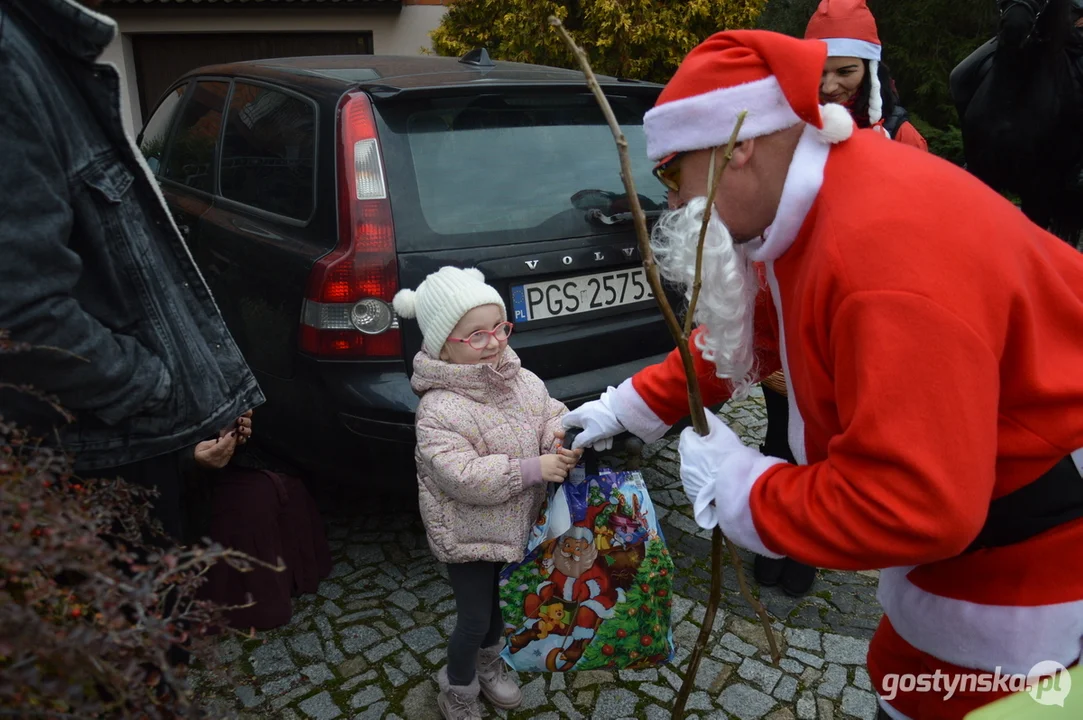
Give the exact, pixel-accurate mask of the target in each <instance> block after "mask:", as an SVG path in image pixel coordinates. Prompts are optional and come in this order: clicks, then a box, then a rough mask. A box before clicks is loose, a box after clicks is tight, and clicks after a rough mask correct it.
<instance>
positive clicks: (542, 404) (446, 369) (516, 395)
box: [411, 348, 568, 563]
mask: <svg viewBox="0 0 1083 720" xmlns="http://www.w3.org/2000/svg"><path fill="white" fill-rule="evenodd" d="M411 384H412V386H413V388H414V391H415V392H416V393H417V394H418V395H420V396H421V402H420V403H419V404H418V408H417V450H416V453H415V456H416V460H417V481H418V494H419V500H420V505H421V517H422V519H423V520H424V522H425V529H426V530H427V531H428V537H429V547H430V548H432V552H433V554H434V555H435V556H436V559H437V560H439V561H440V562H445V563H460V562H471V561H475V560H490V561H493V562H519V561H520V560H522V559H523V555H524V552H525V550H526V541H527V535H528V534H529V532H530V527H531V526H532V525H533V524H534V521H535V520H536V519H537V515H538V510H540V509H541V503H542V500H543V499H544V498H545V483H544V482H543V481H542V477H541V458H540V456H541V454H542V453H550V452H553V451H554V450H555V444H556V433H557V431H558V430H560V429H561V422H560V421H561V418H562V417H563V416H564V414H565V413H567V412H568V409H567V408H566V407H565V406H564V404H563V403H561V402H559V401H557V400H553V399H552V398H550V397H549V393H548V392H547V391H546V389H545V384H544V383H543V382H542V381H541V379H540V378H538V376H537V375H535V374H534V373H532V372H530V371H529V370H524V369H522V365H521V364H520V362H519V356H518V355H516V354H515V352H514V351H513V350H512V349H511V348H507V349H506V350H505V351H504V355H503V356H502V357H501V358H500V362H499V363H498V364H497V365H496V366H494V365H491V364H488V363H486V364H483V365H453V364H451V363H446V362H444V361H443V360H435V359H433V358H432V357H430V356H429V355H428V354H427V353H425V352H424V351H422V352H419V353H418V354H417V356H416V357H415V358H414V375H413V378H412V380H411Z"/></svg>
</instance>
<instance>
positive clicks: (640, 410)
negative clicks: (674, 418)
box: [609, 378, 671, 443]
mask: <svg viewBox="0 0 1083 720" xmlns="http://www.w3.org/2000/svg"><path fill="white" fill-rule="evenodd" d="M609 408H610V410H612V411H613V414H614V415H616V416H617V420H619V421H620V424H621V425H623V426H624V429H625V430H627V431H628V432H630V433H632V434H633V435H635V436H636V437H637V438H639V439H640V440H642V441H643V442H645V443H652V442H654V441H656V440H660V439H661V438H662V437H663V436H664V435H665V434H666V433H667V432H669V428H670V427H671V426H670V425H666V424H665V423H664V422H662V418H660V417H658V416H657V415H655V414H654V411H653V410H651V409H650V407H649V406H648V405H647V403H646V402H645V401H644V400H643V398H642V397H640V396H639V393H637V392H636V389H635V386H633V385H632V379H631V378H628V379H627V380H625V381H624V382H622V383H621V384H620V385H619V386H618V387H617V388H615V389H614V390H613V391H612V392H611V393H610V396H609Z"/></svg>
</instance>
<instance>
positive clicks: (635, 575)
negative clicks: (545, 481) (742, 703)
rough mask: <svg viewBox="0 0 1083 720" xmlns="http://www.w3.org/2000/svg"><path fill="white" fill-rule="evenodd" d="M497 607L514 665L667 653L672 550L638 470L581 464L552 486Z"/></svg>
mask: <svg viewBox="0 0 1083 720" xmlns="http://www.w3.org/2000/svg"><path fill="white" fill-rule="evenodd" d="M554 508H556V510H557V512H554ZM565 511H566V512H565ZM554 515H557V516H563V517H566V516H570V519H571V523H572V524H571V527H567V528H565V527H558V528H554V527H552V525H551V521H552V518H553V516H554ZM563 524H564V525H566V523H563ZM560 531H563V532H560ZM556 532H560V534H559V535H556V536H555V537H554V535H555V533H556ZM500 606H501V609H502V611H503V614H504V623H505V631H504V632H505V636H506V637H507V647H506V648H505V650H504V658H505V659H506V660H507V661H508V664H509V665H511V667H513V668H514V669H515V670H517V671H520V672H531V671H536V672H566V671H569V670H592V669H597V668H619V669H623V668H648V667H656V666H658V665H662V664H664V663H667V662H669V661H670V660H672V658H673V655H674V649H675V648H674V643H673V633H672V629H671V627H670V615H671V611H672V607H673V559H672V558H671V557H670V554H669V550H668V549H667V548H666V543H665V539H664V538H663V537H662V532H661V527H660V526H659V523H658V516H657V514H656V513H655V510H654V504H653V503H652V502H651V499H650V495H649V494H648V492H647V487H646V485H645V484H644V483H643V478H642V476H641V475H640V474H639V473H638V472H614V471H613V470H610V469H608V468H602V469H600V471H599V472H598V473H597V474H592V475H586V473H585V472H584V470H583V467H582V466H580V467H579V468H577V470H576V471H575V472H573V473H572V475H571V476H570V477H569V478H568V480H567V481H566V482H565V483H563V485H561V486H560V487H559V488H554V489H552V490H551V491H550V494H549V497H548V499H547V500H546V503H545V505H544V506H543V507H542V510H541V513H540V516H539V518H538V521H537V522H536V523H535V525H534V527H533V528H532V530H531V533H530V538H529V541H528V547H527V554H526V557H525V558H524V559H523V561H522V562H521V563H518V564H509V565H506V566H505V567H504V569H503V571H502V572H501V575H500Z"/></svg>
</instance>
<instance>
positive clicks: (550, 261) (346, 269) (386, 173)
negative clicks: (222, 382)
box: [138, 51, 673, 475]
mask: <svg viewBox="0 0 1083 720" xmlns="http://www.w3.org/2000/svg"><path fill="white" fill-rule="evenodd" d="M600 82H601V84H602V86H603V87H604V88H605V92H606V93H607V95H608V97H609V101H610V103H611V105H612V106H613V109H614V111H615V112H616V115H617V118H618V120H619V122H620V123H621V125H622V128H623V132H624V135H625V137H626V138H627V140H628V144H629V146H630V152H631V157H632V162H633V166H634V168H635V184H636V189H637V194H638V195H639V198H640V202H641V203H642V205H643V207H644V209H645V210H647V211H648V213H649V214H650V215H652V216H656V215H657V214H658V213H659V212H660V211H661V210H662V209H664V207H665V200H666V195H665V188H664V187H663V186H662V185H661V184H660V183H658V181H657V180H656V179H655V178H654V177H653V176H652V174H651V165H650V164H649V162H648V161H647V159H646V152H645V139H644V134H643V126H642V123H643V115H644V113H645V112H646V111H647V110H649V109H650V108H651V107H652V106H653V104H654V102H655V99H656V98H657V96H658V93H659V92H660V90H661V86H659V85H655V84H651V83H644V82H637V81H628V80H622V79H617V78H609V77H602V78H600ZM138 143H139V146H140V148H141V150H142V152H143V154H144V156H145V157H146V158H147V161H148V163H149V165H150V166H151V169H152V170H153V171H154V173H155V174H156V175H157V178H158V180H159V182H160V185H161V189H162V192H163V193H164V195H165V198H166V200H167V202H168V204H169V206H170V208H171V210H172V212H173V213H174V215H175V217H176V220H177V224H178V225H179V226H180V228H181V232H182V233H183V234H184V235H185V236H186V237H187V240H188V244H189V247H190V249H191V252H192V254H193V255H194V257H195V260H196V263H197V264H198V266H199V268H200V269H201V271H202V273H203V274H204V277H205V278H206V280H207V283H208V284H209V286H210V288H211V290H212V292H213V294H214V298H215V300H216V302H217V303H218V306H219V308H220V310H221V312H222V314H223V316H224V318H225V320H226V323H227V324H228V326H229V328H230V330H231V331H232V333H233V335H234V336H235V338H236V340H237V342H238V344H239V345H240V348H241V350H242V352H243V353H244V355H245V357H246V358H247V360H248V362H249V364H250V365H251V367H252V369H253V370H254V371H255V373H256V375H257V377H258V379H259V382H260V384H261V386H262V387H263V389H264V391H265V393H266V395H267V398H268V402H267V404H266V406H264V407H263V408H261V409H260V410H259V411H257V423H256V424H257V428H258V433H257V434H258V435H259V437H260V438H261V439H262V440H263V444H264V446H265V447H269V448H271V449H272V450H273V451H274V452H276V453H278V454H279V455H281V456H282V457H284V458H286V459H287V460H290V461H292V462H293V463H294V464H295V465H298V466H300V467H302V468H306V469H311V470H322V471H329V470H330V471H334V470H336V469H337V470H338V471H340V472H339V473H338V474H339V475H341V471H342V469H343V468H347V469H352V470H351V471H352V472H354V473H356V474H360V473H361V471H360V469H359V468H358V467H357V466H356V465H351V460H355V459H357V458H358V457H360V456H361V454H362V453H361V451H362V450H364V449H365V448H366V446H368V447H369V448H371V446H372V444H373V441H376V442H379V443H387V442H393V443H402V444H406V445H409V444H412V443H413V441H414V435H413V422H414V417H413V413H414V410H415V409H416V407H417V400H418V399H417V397H416V396H415V395H414V393H413V391H412V390H411V388H410V382H409V372H410V368H411V360H412V358H413V356H414V354H415V353H417V352H418V350H419V349H420V346H421V333H420V331H419V330H418V328H417V326H416V324H415V323H413V322H403V323H400V322H399V320H398V318H397V317H396V316H395V314H394V312H393V310H392V308H391V304H390V303H391V299H392V297H393V296H394V294H395V293H396V291H398V290H399V289H400V288H416V287H417V285H418V284H419V283H420V282H421V281H422V280H423V279H424V278H425V276H426V275H428V274H429V273H431V272H433V271H435V270H437V269H438V268H440V267H441V266H443V265H449V264H451V265H458V266H461V267H471V266H473V267H477V268H479V269H481V270H482V271H483V272H484V273H485V276H486V278H487V280H488V281H489V282H490V283H491V284H492V285H494V286H495V287H496V288H497V289H498V290H499V291H500V292H501V293H502V294H503V296H504V299H505V302H506V304H507V307H508V310H509V313H513V314H514V317H512V318H511V319H512V320H514V322H515V332H514V334H513V335H512V338H511V345H512V347H513V348H514V349H515V351H516V352H517V353H518V354H519V355H520V357H521V358H522V361H523V365H524V367H527V368H529V369H530V370H532V371H534V372H535V373H537V374H538V375H539V376H540V377H541V378H542V379H544V380H545V381H546V383H547V385H548V387H549V391H550V393H551V394H552V395H553V396H554V397H557V398H559V399H560V400H562V401H564V402H565V403H567V404H568V405H569V407H574V406H576V405H578V404H580V403H582V402H584V401H587V400H590V399H593V398H596V397H597V396H598V395H599V394H600V393H601V392H603V391H604V390H605V389H606V387H607V386H609V385H616V384H618V383H620V382H621V381H622V380H624V379H625V378H628V377H629V376H631V375H632V374H633V373H634V372H636V371H637V370H638V369H640V368H642V367H644V366H645V365H647V364H650V363H654V362H657V361H659V360H660V359H661V358H662V357H663V356H664V354H665V353H666V352H667V351H668V350H670V349H672V346H673V345H672V340H671V339H670V336H669V334H668V332H667V331H666V329H665V326H664V324H663V322H662V319H661V316H660V314H659V312H658V310H657V307H656V305H655V303H654V300H653V299H652V294H651V291H650V287H649V286H648V284H647V282H646V278H645V276H644V273H643V269H642V266H641V264H640V257H639V252H638V249H637V246H636V238H635V231H634V227H633V225H632V223H631V219H630V214H629V204H628V198H627V196H626V194H625V191H624V186H623V184H622V182H621V179H620V174H619V163H618V156H617V152H616V147H615V145H614V142H613V139H612V136H611V133H610V130H609V128H608V125H607V124H606V122H605V119H604V117H603V115H602V113H601V111H600V110H599V108H598V106H597V104H596V102H595V100H594V98H593V96H592V95H591V94H590V92H589V91H588V89H587V87H586V84H585V82H584V77H583V75H582V74H581V73H579V72H573V71H570V70H562V69H556V68H548V67H541V66H534V65H525V64H516V63H505V62H492V61H491V60H489V57H488V55H487V53H485V52H484V51H475V52H474V53H471V54H470V55H468V56H466V57H464V58H462V59H461V60H460V59H456V58H439V57H423V56H418V57H380V56H342V57H310V58H289V59H275V60H264V61H258V62H243V63H234V64H229V65H218V66H213V67H205V68H200V69H198V70H195V71H192V72H191V73H189V74H187V75H186V76H184V77H183V78H181V79H180V80H179V81H178V82H177V83H176V84H175V85H174V86H173V87H172V88H171V89H170V90H169V91H168V92H167V93H166V94H165V95H164V96H163V99H162V100H161V101H160V103H159V105H158V107H157V108H156V109H155V111H154V113H153V115H152V116H151V117H150V120H149V121H148V122H147V124H146V126H145V127H144V128H143V131H142V132H141V133H140V136H139V140H138Z"/></svg>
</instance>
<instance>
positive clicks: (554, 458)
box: [541, 455, 575, 483]
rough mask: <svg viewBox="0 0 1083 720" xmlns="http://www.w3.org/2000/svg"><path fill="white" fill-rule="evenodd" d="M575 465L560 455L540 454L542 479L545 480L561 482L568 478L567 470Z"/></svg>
mask: <svg viewBox="0 0 1083 720" xmlns="http://www.w3.org/2000/svg"><path fill="white" fill-rule="evenodd" d="M574 467H575V464H574V463H570V462H569V461H568V460H567V459H565V458H564V457H563V456H561V455H542V456H541V469H542V479H543V480H545V482H551V483H562V482H564V481H565V480H567V479H568V472H569V471H570V470H571V469H572V468H574Z"/></svg>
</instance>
